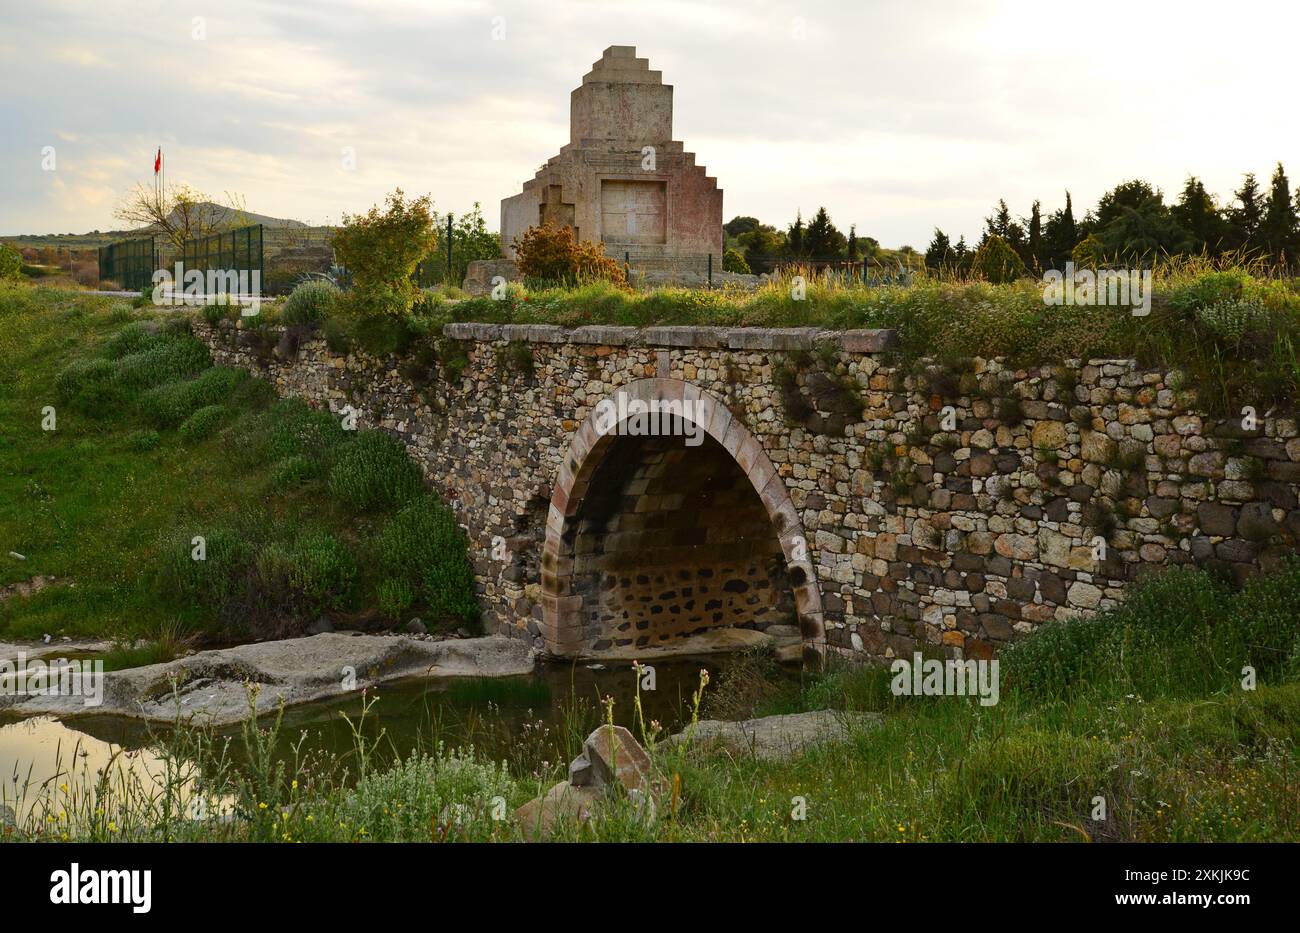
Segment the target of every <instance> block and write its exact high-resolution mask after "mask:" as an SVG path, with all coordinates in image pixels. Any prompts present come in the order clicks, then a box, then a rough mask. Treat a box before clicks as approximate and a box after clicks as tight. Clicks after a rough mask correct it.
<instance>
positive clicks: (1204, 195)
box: [1170, 175, 1228, 256]
mask: <svg viewBox="0 0 1300 933" xmlns="http://www.w3.org/2000/svg"><path fill="white" fill-rule="evenodd" d="M1170 214H1171V215H1172V216H1173V218H1174V220H1175V221H1176V222H1177V223H1178V225H1179V226H1180V227H1182V228H1183V230H1185V231H1186V233H1187V238H1188V242H1189V244H1190V248H1191V251H1192V252H1194V253H1205V254H1207V255H1210V256H1217V255H1219V254H1220V253H1222V252H1223V247H1224V241H1225V239H1226V238H1227V236H1228V225H1227V221H1225V219H1224V218H1223V215H1222V214H1221V213H1220V211H1219V208H1218V205H1216V204H1215V203H1214V198H1213V197H1212V196H1211V195H1210V193H1209V192H1208V191H1206V190H1205V185H1204V184H1203V183H1202V182H1201V180H1200V179H1199V178H1197V177H1196V176H1195V175H1189V176H1188V178H1187V182H1186V184H1184V185H1183V193H1182V194H1181V195H1180V196H1179V198H1178V203H1176V204H1175V205H1174V206H1173V207H1172V208H1170Z"/></svg>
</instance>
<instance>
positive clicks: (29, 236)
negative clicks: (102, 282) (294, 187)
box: [0, 201, 310, 249]
mask: <svg viewBox="0 0 1300 933" xmlns="http://www.w3.org/2000/svg"><path fill="white" fill-rule="evenodd" d="M202 207H203V209H204V210H205V211H207V212H208V213H209V217H225V218H226V220H227V222H228V223H232V224H233V225H234V226H236V227H246V226H248V225H250V224H262V225H264V226H266V227H270V228H274V229H290V228H299V229H300V228H305V227H309V226H310V224H305V223H303V222H302V221H301V220H289V219H287V218H284V217H271V216H270V215H268V214H255V213H253V212H252V211H235V210H232V209H230V208H228V207H225V206H223V205H220V204H214V203H213V202H211V201H208V202H204V204H203V205H202ZM227 215H228V216H227ZM153 232H155V230H154V228H151V227H142V228H140V229H139V230H102V231H101V230H92V231H91V232H90V233H22V234H18V235H17V236H0V241H3V242H6V243H13V244H14V245H15V246H34V247H37V248H39V247H42V246H54V247H58V248H59V249H94V248H96V247H99V246H107V245H108V244H109V243H114V242H116V241H118V240H127V239H130V238H132V237H138V236H147V235H148V234H150V233H153Z"/></svg>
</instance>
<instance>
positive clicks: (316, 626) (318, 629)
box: [307, 616, 334, 635]
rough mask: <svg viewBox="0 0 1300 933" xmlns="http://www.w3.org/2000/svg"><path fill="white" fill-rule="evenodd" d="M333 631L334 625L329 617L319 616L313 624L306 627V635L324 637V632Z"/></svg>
mask: <svg viewBox="0 0 1300 933" xmlns="http://www.w3.org/2000/svg"><path fill="white" fill-rule="evenodd" d="M332 631H334V623H333V622H332V621H331V620H330V617H329V616H321V617H320V618H319V619H317V620H316V621H315V622H313V623H311V624H310V625H308V626H307V634H308V635H324V634H325V633H326V632H332Z"/></svg>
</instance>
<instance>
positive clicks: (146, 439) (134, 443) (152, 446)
mask: <svg viewBox="0 0 1300 933" xmlns="http://www.w3.org/2000/svg"><path fill="white" fill-rule="evenodd" d="M161 443H162V435H161V434H159V433H158V432H157V431H151V430H144V431H132V432H131V433H130V434H128V435H127V438H126V446H127V447H129V448H131V449H132V450H134V451H136V452H138V453H144V452H145V451H149V450H157V449H158V445H159V444H161Z"/></svg>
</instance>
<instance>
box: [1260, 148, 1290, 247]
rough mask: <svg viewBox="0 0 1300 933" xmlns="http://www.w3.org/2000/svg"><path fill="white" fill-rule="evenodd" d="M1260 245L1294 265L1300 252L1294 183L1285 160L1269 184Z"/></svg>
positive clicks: (1279, 164) (1261, 222)
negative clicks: (1293, 200)
mask: <svg viewBox="0 0 1300 933" xmlns="http://www.w3.org/2000/svg"><path fill="white" fill-rule="evenodd" d="M1259 239H1260V246H1261V247H1262V248H1263V249H1264V250H1266V251H1267V253H1268V255H1269V258H1271V259H1272V260H1273V261H1274V262H1276V263H1278V264H1284V263H1285V264H1287V265H1293V264H1294V263H1295V261H1296V254H1297V252H1300V221H1297V218H1296V210H1295V205H1294V204H1292V203H1291V184H1290V182H1288V181H1287V177H1286V172H1285V171H1284V170H1283V169H1282V163H1281V162H1279V163H1278V164H1277V169H1276V170H1275V171H1274V172H1273V178H1272V180H1271V182H1270V184H1269V191H1268V202H1267V204H1266V206H1265V208H1264V216H1263V218H1262V220H1261V221H1260V228H1259Z"/></svg>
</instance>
